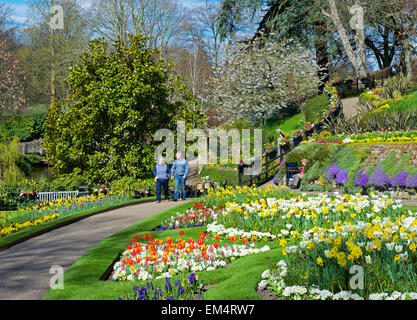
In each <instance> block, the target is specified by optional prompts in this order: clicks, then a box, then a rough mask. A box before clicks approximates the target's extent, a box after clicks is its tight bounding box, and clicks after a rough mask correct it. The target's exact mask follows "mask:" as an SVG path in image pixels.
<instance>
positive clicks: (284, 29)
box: [220, 0, 330, 92]
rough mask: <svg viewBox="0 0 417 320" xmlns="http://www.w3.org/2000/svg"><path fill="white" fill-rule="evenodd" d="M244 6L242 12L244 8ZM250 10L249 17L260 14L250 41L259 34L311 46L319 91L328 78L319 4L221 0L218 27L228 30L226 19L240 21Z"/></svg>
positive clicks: (325, 37) (326, 32)
mask: <svg viewBox="0 0 417 320" xmlns="http://www.w3.org/2000/svg"><path fill="white" fill-rule="evenodd" d="M245 8H246V11H245ZM248 10H249V11H252V15H251V18H254V17H256V16H257V14H256V13H257V12H260V13H259V14H260V15H262V19H261V21H260V22H259V25H258V28H257V31H256V32H255V34H254V37H253V40H254V39H257V38H260V37H271V38H274V39H275V41H278V42H279V41H282V40H284V39H288V38H295V39H297V40H298V41H301V42H303V43H304V44H305V45H307V46H313V47H314V49H315V53H316V61H317V64H318V66H319V69H318V70H319V71H318V73H319V77H320V78H321V79H323V82H322V83H321V84H320V87H319V91H320V92H322V91H323V89H324V85H323V83H324V82H325V81H327V80H328V79H329V62H330V58H329V54H330V53H329V50H328V47H329V45H328V42H329V30H328V23H327V21H326V19H323V17H322V14H321V12H320V10H319V7H317V6H316V5H315V3H314V2H313V1H310V0H272V1H263V0H246V1H239V2H233V1H230V3H229V2H227V1H224V2H223V7H222V12H221V15H222V17H223V19H222V20H221V21H220V22H221V23H222V24H221V30H223V32H225V30H228V29H230V27H229V28H228V27H227V25H228V24H230V23H231V22H230V20H231V19H232V18H233V19H235V20H241V19H242V17H240V16H239V14H241V12H247V11H248Z"/></svg>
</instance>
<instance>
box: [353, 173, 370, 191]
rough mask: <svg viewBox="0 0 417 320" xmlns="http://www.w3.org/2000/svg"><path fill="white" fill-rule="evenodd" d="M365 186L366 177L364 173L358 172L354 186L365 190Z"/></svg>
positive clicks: (366, 182)
mask: <svg viewBox="0 0 417 320" xmlns="http://www.w3.org/2000/svg"><path fill="white" fill-rule="evenodd" d="M367 184H368V175H367V174H366V172H360V171H358V173H357V174H356V177H355V185H357V186H361V187H362V188H365V187H366V185H367Z"/></svg>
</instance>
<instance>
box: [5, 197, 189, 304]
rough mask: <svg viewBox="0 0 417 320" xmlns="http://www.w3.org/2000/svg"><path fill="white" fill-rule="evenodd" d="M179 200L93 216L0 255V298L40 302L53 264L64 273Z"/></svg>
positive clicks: (175, 204) (171, 206) (147, 204)
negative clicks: (95, 249)
mask: <svg viewBox="0 0 417 320" xmlns="http://www.w3.org/2000/svg"><path fill="white" fill-rule="evenodd" d="M182 203H184V202H183V201H180V202H179V203H178V202H168V203H166V202H163V203H160V204H157V203H155V202H150V203H142V204H138V205H135V206H130V207H125V208H120V209H116V210H113V211H108V212H105V213H102V214H99V215H95V216H92V217H89V218H86V219H84V220H81V221H78V222H75V223H73V224H70V225H68V226H65V227H62V228H59V229H56V230H53V231H51V232H48V233H46V234H43V235H40V236H38V237H35V238H33V239H30V240H28V241H25V242H23V243H20V244H18V245H15V246H13V247H12V248H10V249H7V250H5V251H2V252H0V299H7V300H11V299H19V300H21V299H25V300H27V299H29V300H35V299H42V298H43V296H44V295H45V294H46V293H47V292H48V290H49V280H50V278H51V276H52V275H51V274H50V273H49V270H50V268H51V266H53V265H60V266H62V267H63V268H64V271H66V270H67V269H68V268H69V267H70V266H71V265H72V264H73V263H74V262H76V261H77V260H78V259H79V258H81V257H82V256H83V255H84V254H85V253H86V252H87V251H88V250H90V249H91V248H93V247H95V246H96V245H97V244H98V243H99V242H101V241H102V240H104V239H106V238H108V237H110V236H111V235H113V234H115V233H117V232H119V231H121V230H123V229H125V228H127V227H129V226H132V225H134V224H136V223H138V222H139V221H141V220H143V219H145V218H147V217H150V216H153V215H156V214H158V213H161V212H163V211H165V210H167V209H170V208H173V207H175V206H177V205H179V204H182Z"/></svg>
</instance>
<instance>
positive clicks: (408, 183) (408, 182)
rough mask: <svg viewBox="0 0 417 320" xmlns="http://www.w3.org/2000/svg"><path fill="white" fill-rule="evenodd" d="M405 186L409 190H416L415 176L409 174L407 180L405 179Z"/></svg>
mask: <svg viewBox="0 0 417 320" xmlns="http://www.w3.org/2000/svg"><path fill="white" fill-rule="evenodd" d="M405 186H406V187H407V188H414V176H413V175H411V174H409V175H407V178H406V179H405Z"/></svg>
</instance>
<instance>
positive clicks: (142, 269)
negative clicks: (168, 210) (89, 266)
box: [111, 231, 270, 281]
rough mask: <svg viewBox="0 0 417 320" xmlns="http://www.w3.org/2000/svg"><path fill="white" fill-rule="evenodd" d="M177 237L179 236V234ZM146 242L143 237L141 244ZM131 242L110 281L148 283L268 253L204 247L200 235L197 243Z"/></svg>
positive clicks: (248, 247)
mask: <svg viewBox="0 0 417 320" xmlns="http://www.w3.org/2000/svg"><path fill="white" fill-rule="evenodd" d="M180 235H183V232H181V231H180ZM145 239H146V235H145V236H144V238H143V240H145ZM137 240H138V236H137V235H136V236H135V238H132V239H131V243H132V244H130V245H129V246H128V249H127V250H126V251H124V252H123V253H122V256H121V259H120V261H118V262H116V264H115V265H114V271H113V273H112V276H111V277H112V279H113V280H121V281H124V280H128V281H135V280H145V281H146V280H149V279H161V278H170V277H172V276H174V275H177V274H180V273H186V272H198V271H203V270H207V271H210V270H215V269H217V268H221V267H225V266H226V265H227V264H228V263H230V262H231V261H233V260H234V259H236V258H237V257H243V256H247V255H251V254H256V253H260V252H264V251H268V250H270V248H269V247H268V246H264V247H262V248H257V247H256V246H255V244H254V243H251V244H249V243H248V242H246V243H245V244H243V245H236V244H235V245H229V246H228V245H220V244H219V243H218V242H215V243H213V244H208V243H207V239H206V237H205V234H204V233H201V234H200V239H199V240H194V239H192V238H188V239H186V240H185V239H182V238H181V237H179V238H178V239H175V240H172V239H171V238H169V237H168V238H166V239H165V240H162V239H154V240H152V235H148V242H147V243H141V242H137Z"/></svg>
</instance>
